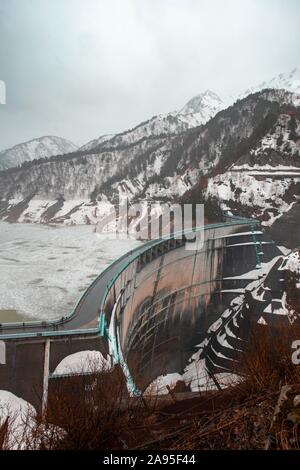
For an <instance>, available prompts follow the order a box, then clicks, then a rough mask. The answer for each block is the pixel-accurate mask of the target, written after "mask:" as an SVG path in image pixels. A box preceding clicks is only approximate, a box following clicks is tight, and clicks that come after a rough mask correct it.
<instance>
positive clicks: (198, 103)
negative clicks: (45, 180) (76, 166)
mask: <svg viewBox="0 0 300 470" xmlns="http://www.w3.org/2000/svg"><path fill="white" fill-rule="evenodd" d="M224 108H225V104H224V103H223V101H222V100H221V98H220V97H219V96H218V95H217V94H216V93H213V92H212V91H209V90H206V91H205V92H204V93H201V94H199V95H197V96H195V97H194V98H192V99H191V100H190V101H188V103H187V104H186V105H185V106H184V107H183V108H182V109H181V110H180V111H173V112H170V113H167V114H159V115H158V116H153V117H152V118H151V119H149V120H148V121H145V122H142V123H141V124H139V125H137V126H136V127H134V128H133V129H129V130H127V131H125V132H122V133H120V134H117V135H103V136H100V137H99V138H97V139H94V140H91V141H90V142H88V143H87V144H85V145H83V146H82V147H81V148H80V150H84V151H86V150H88V151H91V150H92V149H93V150H95V151H98V150H100V149H102V150H103V149H104V148H115V147H119V146H122V145H128V144H134V143H136V142H138V141H139V140H141V139H145V138H151V137H155V136H162V135H165V136H166V135H176V134H180V133H182V132H185V131H186V130H188V129H191V128H193V127H197V126H201V125H203V124H205V123H206V122H207V121H209V119H211V118H212V117H214V116H215V115H216V114H217V113H218V112H219V111H221V110H222V109H224Z"/></svg>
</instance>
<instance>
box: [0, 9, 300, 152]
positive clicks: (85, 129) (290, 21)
mask: <svg viewBox="0 0 300 470" xmlns="http://www.w3.org/2000/svg"><path fill="white" fill-rule="evenodd" d="M299 20H300V1H299V0H209V1H206V0H0V80H3V81H5V83H6V87H7V104H6V105H0V149H3V148H6V147H9V146H11V145H14V144H16V143H19V142H21V141H24V140H29V139H31V138H34V137H39V136H41V135H59V136H62V137H66V138H68V139H70V140H72V141H73V142H75V143H76V144H82V143H85V142H86V141H88V140H90V139H92V138H95V137H98V136H100V135H101V134H105V133H115V132H117V131H122V130H125V129H127V128H130V127H132V126H134V125H136V124H137V123H139V122H140V121H143V120H146V119H148V118H149V117H151V116H152V115H154V114H159V113H163V112H168V111H172V110H174V109H178V108H181V107H182V106H183V105H184V104H185V102H186V101H187V100H189V99H190V98H191V97H192V96H194V95H196V94H198V93H200V92H201V91H204V90H205V89H207V88H208V89H211V90H213V91H215V92H216V93H218V94H219V95H220V96H221V97H222V96H226V95H229V94H236V93H238V92H242V91H244V90H245V89H247V88H248V87H249V86H252V85H256V84H257V83H260V82H261V81H263V80H265V79H269V78H272V77H273V76H274V75H276V74H278V73H281V72H288V71H290V70H291V69H293V68H294V67H296V66H298V64H299V60H298V59H299V46H300V27H299V24H300V21H299Z"/></svg>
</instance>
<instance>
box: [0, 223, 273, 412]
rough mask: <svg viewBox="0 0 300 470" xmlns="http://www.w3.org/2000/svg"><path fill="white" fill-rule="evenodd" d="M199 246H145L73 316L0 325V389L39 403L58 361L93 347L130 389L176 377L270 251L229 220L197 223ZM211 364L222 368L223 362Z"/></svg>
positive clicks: (118, 265) (105, 277)
mask: <svg viewBox="0 0 300 470" xmlns="http://www.w3.org/2000/svg"><path fill="white" fill-rule="evenodd" d="M199 230H201V231H202V234H203V244H202V245H201V247H200V248H199V249H187V244H188V243H190V241H189V240H187V239H186V238H185V237H184V236H183V237H182V238H174V237H169V238H163V239H159V240H152V241H150V242H148V243H145V244H144V245H143V246H141V247H138V248H136V249H135V250H133V251H132V252H130V253H128V254H126V255H124V256H122V257H121V258H119V259H118V260H116V261H115V262H114V263H112V264H111V265H110V266H109V267H108V268H107V269H106V270H105V271H103V272H102V273H100V275H99V276H98V278H97V279H96V280H95V281H94V282H93V283H92V285H91V286H90V287H89V288H88V289H87V291H86V292H85V293H84V295H83V296H82V298H81V299H80V301H79V303H78V304H77V306H76V307H75V309H74V311H73V312H72V313H71V314H70V315H69V316H66V317H63V318H61V319H60V320H57V321H54V322H31V323H28V322H24V323H22V324H13V323H12V324H2V325H1V326H0V389H4V390H8V391H10V392H12V393H14V394H16V395H18V396H20V397H21V398H24V399H25V400H27V401H29V402H30V403H32V404H33V405H34V406H35V407H36V408H37V409H41V407H42V405H43V406H45V405H46V401H47V394H48V387H49V386H50V389H51V383H52V382H53V381H55V380H58V379H59V378H58V377H55V375H54V371H55V369H56V367H57V365H58V364H59V363H60V362H61V361H62V360H63V359H64V358H65V357H66V356H68V355H70V354H73V353H75V352H79V351H86V350H95V351H100V352H101V353H102V354H103V355H104V356H105V357H109V356H110V357H111V360H112V363H113V364H120V365H121V367H122V368H123V371H124V373H125V376H126V378H127V383H128V385H129V388H131V391H133V392H136V391H139V390H143V389H144V388H145V387H146V386H147V385H148V384H149V383H151V381H152V380H153V379H155V378H156V377H157V376H158V375H161V374H167V373H172V372H178V373H181V372H182V371H183V369H184V367H185V365H186V363H187V360H188V358H189V357H190V356H191V355H192V354H193V352H194V351H195V346H196V345H197V344H199V343H200V342H201V341H202V340H203V339H204V337H205V333H206V331H207V329H208V328H209V326H210V325H211V324H212V323H214V322H215V321H216V320H217V319H218V318H219V317H220V315H221V314H222V313H223V312H224V310H225V309H226V308H227V307H228V305H229V304H230V302H231V301H232V299H234V298H235V297H236V296H237V295H239V294H242V293H243V292H244V289H245V286H246V284H247V283H249V282H250V281H249V277H248V278H247V279H245V277H243V275H244V274H245V273H252V274H251V275H252V276H253V279H257V276H259V270H260V266H261V263H262V262H267V261H269V260H270V259H272V258H273V257H274V256H276V254H277V251H276V250H277V248H276V246H275V245H274V243H272V241H270V240H268V239H267V237H266V236H265V234H264V233H263V231H262V230H261V229H260V225H259V223H258V222H256V221H254V220H249V219H241V218H236V219H230V220H229V221H227V222H223V223H219V224H211V225H206V226H204V227H201V228H200V229H199ZM219 359H220V361H221V362H220V364H219V365H218V364H216V361H214V364H213V365H214V367H218V366H219V367H221V368H222V370H226V369H227V370H230V365H229V364H226V361H225V362H224V361H223V363H222V357H221V358H219Z"/></svg>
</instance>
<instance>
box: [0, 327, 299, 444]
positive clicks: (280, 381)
mask: <svg viewBox="0 0 300 470" xmlns="http://www.w3.org/2000/svg"><path fill="white" fill-rule="evenodd" d="M262 331H263V334H261V332H262ZM295 337H297V332H295V329H293V338H295ZM298 337H299V338H300V331H299V335H298ZM291 341H292V339H291V329H284V328H281V329H280V330H278V331H277V332H274V330H272V331H271V330H270V329H268V328H267V327H266V328H263V329H262V328H259V330H256V329H255V330H253V331H252V332H251V335H250V340H249V343H248V347H247V350H246V351H245V354H244V360H243V366H242V368H240V369H239V370H238V371H234V372H238V373H239V374H242V376H243V380H242V381H241V382H240V383H239V384H237V385H235V386H232V387H229V388H227V389H225V390H223V391H208V392H205V393H201V394H199V395H196V396H195V395H194V396H193V398H192V399H186V400H182V401H176V396H172V397H171V400H169V402H168V403H166V402H165V403H163V404H162V401H161V400H159V399H158V398H156V397H153V399H152V400H148V399H146V398H145V399H142V398H130V397H129V396H128V392H127V389H126V386H125V383H124V377H123V375H122V373H121V371H120V369H118V368H116V369H114V370H113V371H112V372H111V371H110V372H109V371H106V372H102V373H99V372H97V373H96V372H95V373H91V374H89V375H86V376H80V377H68V378H65V379H63V380H61V379H58V380H57V383H56V387H55V389H53V390H52V393H51V397H50V400H49V407H48V410H47V414H46V416H44V417H43V419H42V418H41V417H38V418H37V419H36V420H35V421H34V424H33V421H32V419H29V418H28V423H27V431H28V428H29V427H30V432H26V433H25V434H24V435H23V436H21V437H20V445H19V448H28V449H32V448H35V449H71V450H75V449H90V450H93V449H104V450H108V449H112V450H116V449H121V450H126V449H148V450H151V449H174V450H187V449H191V450H194V449H199V450H201V449H263V448H264V447H265V444H266V440H267V437H268V434H269V430H270V425H271V421H272V417H273V414H274V409H275V406H276V402H277V400H278V396H279V392H280V389H281V387H282V386H283V385H285V384H290V383H294V384H300V368H298V367H297V366H294V365H293V364H292V362H291ZM25 424H26V423H25ZM25 427H26V426H25ZM7 432H8V423H7V422H6V423H4V424H3V425H2V427H1V428H0V446H2V447H4V448H8V445H7V443H8V439H7ZM275 448H280V449H281V448H284V449H289V448H291V446H290V444H289V440H288V439H287V435H286V430H285V429H282V432H281V431H279V432H278V434H277V437H276V443H275ZM293 448H295V446H294V447H293Z"/></svg>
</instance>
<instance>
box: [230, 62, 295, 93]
mask: <svg viewBox="0 0 300 470" xmlns="http://www.w3.org/2000/svg"><path fill="white" fill-rule="evenodd" d="M266 88H273V89H283V90H287V91H290V92H292V93H296V94H300V67H296V68H294V69H293V70H291V71H290V72H288V73H280V74H279V75H276V76H275V77H273V78H271V80H266V81H264V82H262V83H260V84H259V85H256V86H254V87H251V88H248V89H247V90H245V92H244V93H242V94H240V95H239V98H240V99H241V98H245V97H246V96H248V95H249V94H250V93H255V92H257V91H260V90H264V89H266Z"/></svg>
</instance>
